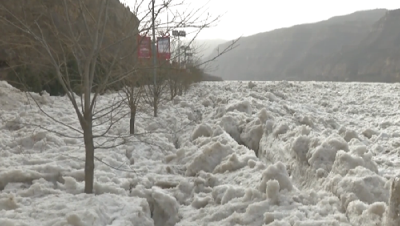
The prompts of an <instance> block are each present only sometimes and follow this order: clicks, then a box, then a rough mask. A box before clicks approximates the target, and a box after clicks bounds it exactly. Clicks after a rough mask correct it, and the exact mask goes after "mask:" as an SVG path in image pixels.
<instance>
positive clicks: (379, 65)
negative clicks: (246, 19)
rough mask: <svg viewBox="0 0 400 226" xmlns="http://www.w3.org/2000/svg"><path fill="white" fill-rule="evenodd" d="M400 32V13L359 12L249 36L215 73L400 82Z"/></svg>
mask: <svg viewBox="0 0 400 226" xmlns="http://www.w3.org/2000/svg"><path fill="white" fill-rule="evenodd" d="M399 34H400V10H395V11H387V10H384V9H378V10H370V11H362V12H356V13H353V14H350V15H346V16H341V17H334V18H331V19H329V20H327V21H322V22H319V23H315V24H305V25H298V26H294V27H291V28H285V29H279V30H275V31H271V32H266V33H261V34H258V35H254V36H250V37H246V38H243V39H242V40H241V41H240V43H239V44H240V45H239V47H238V48H236V49H234V50H232V51H231V52H229V53H227V54H226V55H224V56H222V57H221V58H220V59H219V60H218V61H217V62H215V64H216V65H217V67H216V68H217V70H216V71H215V72H214V73H215V74H216V75H218V76H221V77H223V78H224V79H232V80H306V81H307V80H328V81H389V82H390V81H397V80H396V79H398V78H400V76H399V67H400V64H399V60H400V35H399ZM221 48H222V47H221Z"/></svg>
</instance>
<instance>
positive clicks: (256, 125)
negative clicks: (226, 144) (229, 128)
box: [240, 119, 264, 156]
mask: <svg viewBox="0 0 400 226" xmlns="http://www.w3.org/2000/svg"><path fill="white" fill-rule="evenodd" d="M263 133H264V131H263V127H262V124H261V121H260V120H259V119H255V120H253V121H251V122H250V123H248V124H247V125H246V127H245V128H244V130H243V132H242V133H241V134H240V139H241V140H242V142H243V144H244V145H245V146H246V147H248V148H249V149H251V150H253V151H254V152H255V153H256V156H258V149H259V145H260V140H261V137H262V135H263Z"/></svg>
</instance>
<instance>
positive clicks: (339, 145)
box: [309, 134, 349, 172]
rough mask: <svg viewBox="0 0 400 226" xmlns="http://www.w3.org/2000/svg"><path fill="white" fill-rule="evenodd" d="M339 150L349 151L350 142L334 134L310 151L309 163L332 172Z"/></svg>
mask: <svg viewBox="0 0 400 226" xmlns="http://www.w3.org/2000/svg"><path fill="white" fill-rule="evenodd" d="M339 150H343V151H349V147H348V144H347V142H346V141H345V140H344V139H343V138H342V137H340V136H338V135H335V134H332V135H331V136H329V137H328V138H326V139H325V141H323V142H322V144H321V145H320V146H318V147H317V148H315V150H312V151H311V152H310V154H311V157H310V158H309V163H310V165H311V166H312V167H313V168H314V169H316V170H317V169H322V170H324V171H326V172H330V171H331V169H332V165H333V162H334V161H335V158H336V153H337V152H338V151H339Z"/></svg>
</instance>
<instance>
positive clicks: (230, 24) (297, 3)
mask: <svg viewBox="0 0 400 226" xmlns="http://www.w3.org/2000/svg"><path fill="white" fill-rule="evenodd" d="M125 1H127V2H128V5H129V2H133V1H134V0H125ZM180 1H184V2H185V4H190V7H191V8H198V7H201V6H204V5H205V4H207V5H206V8H207V9H208V10H207V11H208V12H209V13H210V14H211V15H212V16H218V15H223V17H222V18H221V20H220V21H219V22H218V23H216V24H215V27H213V28H208V29H206V30H203V31H202V32H201V33H200V35H199V36H198V38H199V39H234V38H237V37H239V36H241V35H243V36H248V35H252V34H256V33H260V32H265V31H270V30H273V29H277V28H282V27H289V26H293V25H296V24H302V23H311V22H317V21H321V20H326V19H329V18H330V17H333V16H339V15H345V14H350V13H353V12H355V11H360V10H368V9H376V8H385V9H396V8H400V0H335V1H333V0H330V1H323V0H273V1H272V0H176V2H180ZM156 2H162V1H161V0H156Z"/></svg>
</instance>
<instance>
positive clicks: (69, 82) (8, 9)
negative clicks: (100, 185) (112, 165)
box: [0, 0, 138, 193]
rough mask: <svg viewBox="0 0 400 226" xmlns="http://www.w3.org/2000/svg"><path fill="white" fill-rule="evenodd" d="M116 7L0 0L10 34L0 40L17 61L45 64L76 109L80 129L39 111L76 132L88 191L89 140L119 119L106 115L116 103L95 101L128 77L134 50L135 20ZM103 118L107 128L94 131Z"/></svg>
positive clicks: (72, 0)
mask: <svg viewBox="0 0 400 226" xmlns="http://www.w3.org/2000/svg"><path fill="white" fill-rule="evenodd" d="M121 6H122V5H121V4H120V3H119V1H115V0H99V1H94V0H62V1H47V0H35V1H29V0H5V1H1V2H0V15H1V17H0V22H1V26H2V27H4V28H6V29H7V30H9V31H11V34H13V35H12V36H10V37H7V38H3V39H2V42H3V43H6V44H7V45H8V46H11V47H12V48H14V49H16V50H17V52H18V53H19V55H18V57H19V59H18V60H19V62H21V63H23V64H27V65H28V64H30V65H35V66H38V65H49V66H50V68H51V70H52V72H53V73H54V74H55V76H56V78H57V80H58V82H59V83H60V84H61V86H62V88H63V90H64V92H65V93H66V96H67V98H68V99H69V100H70V102H71V104H72V106H73V108H74V110H75V112H76V115H77V117H78V120H79V123H80V127H81V128H74V127H72V126H71V125H68V124H66V123H64V122H61V121H59V120H57V118H56V117H54V116H52V115H49V114H47V113H46V112H44V113H45V114H46V115H47V116H49V117H50V118H51V119H52V120H54V121H55V122H57V123H60V124H61V125H63V126H65V127H68V128H70V129H72V130H74V131H76V132H78V133H80V134H82V136H83V139H84V144H85V151H86V153H85V156H86V157H85V192H86V193H92V192H93V180H94V159H95V156H94V150H95V148H96V147H95V142H94V139H95V138H97V137H102V136H104V135H106V134H107V133H108V131H109V130H110V128H111V127H112V125H113V124H114V123H115V122H116V121H118V120H120V119H121V118H114V117H115V114H112V113H113V112H114V111H115V109H116V108H117V107H118V106H119V105H120V103H121V102H122V101H120V100H118V101H116V102H115V103H112V105H111V104H110V105H108V106H102V107H101V108H99V107H98V106H96V101H97V99H98V97H99V95H100V94H102V93H104V92H105V90H107V89H110V88H111V87H113V86H114V87H115V88H117V85H118V84H119V82H120V81H121V80H123V79H124V78H126V77H127V76H128V75H130V69H129V68H127V66H126V65H127V62H129V60H130V59H132V55H133V54H134V53H135V44H136V42H135V40H136V36H137V33H138V29H137V28H138V19H137V18H136V17H135V15H133V14H132V13H131V12H130V11H129V10H128V9H126V8H125V7H123V6H122V7H121ZM21 47H23V48H24V49H23V51H19V50H20V49H21ZM71 64H73V65H74V66H71ZM74 91H79V92H78V93H79V94H80V95H77V94H76V92H74ZM106 117H109V122H108V125H107V128H106V129H105V130H103V131H98V130H96V128H98V127H99V126H100V125H101V124H104V118H106Z"/></svg>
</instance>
